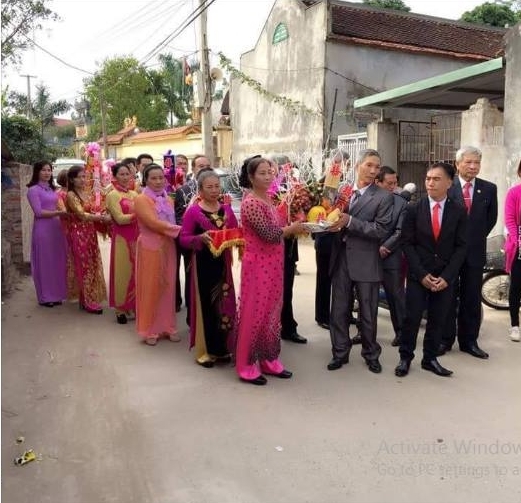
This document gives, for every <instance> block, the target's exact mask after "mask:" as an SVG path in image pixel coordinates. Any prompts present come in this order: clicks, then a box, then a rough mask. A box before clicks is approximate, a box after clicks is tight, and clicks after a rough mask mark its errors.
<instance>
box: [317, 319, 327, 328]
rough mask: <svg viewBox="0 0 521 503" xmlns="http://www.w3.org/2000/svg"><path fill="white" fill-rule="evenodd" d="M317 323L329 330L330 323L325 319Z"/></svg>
mask: <svg viewBox="0 0 521 503" xmlns="http://www.w3.org/2000/svg"><path fill="white" fill-rule="evenodd" d="M317 324H318V326H319V327H320V328H323V329H324V330H329V323H326V322H324V321H317Z"/></svg>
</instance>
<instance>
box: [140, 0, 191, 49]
mask: <svg viewBox="0 0 521 503" xmlns="http://www.w3.org/2000/svg"><path fill="white" fill-rule="evenodd" d="M185 3H186V2H178V3H177V4H174V5H172V6H169V7H168V9H167V10H168V11H172V13H174V12H177V11H178V9H177V7H178V6H179V5H182V4H185ZM156 20H160V21H162V22H161V23H160V24H159V26H154V27H153V29H149V30H146V32H141V33H140V34H141V35H144V36H145V37H146V38H145V39H144V40H143V41H142V42H139V43H138V44H137V45H136V46H135V47H134V48H133V49H132V50H131V51H130V53H131V54H134V53H135V52H136V51H137V50H138V49H140V48H142V47H143V46H144V45H145V44H146V42H148V41H149V40H150V33H151V32H153V33H161V32H164V29H163V27H164V26H166V25H167V24H168V23H171V17H170V15H169V12H168V13H167V12H161V13H157V15H156V16H155V17H154V19H153V20H150V21H149V22H148V23H147V24H148V25H150V24H151V23H153V22H154V21H156ZM135 39H137V37H135Z"/></svg>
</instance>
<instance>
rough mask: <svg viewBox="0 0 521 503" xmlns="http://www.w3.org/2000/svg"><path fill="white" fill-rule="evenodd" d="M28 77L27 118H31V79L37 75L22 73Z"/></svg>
mask: <svg viewBox="0 0 521 503" xmlns="http://www.w3.org/2000/svg"><path fill="white" fill-rule="evenodd" d="M20 77H25V78H26V79H27V118H28V119H30V118H31V115H32V113H31V79H35V78H36V75H20Z"/></svg>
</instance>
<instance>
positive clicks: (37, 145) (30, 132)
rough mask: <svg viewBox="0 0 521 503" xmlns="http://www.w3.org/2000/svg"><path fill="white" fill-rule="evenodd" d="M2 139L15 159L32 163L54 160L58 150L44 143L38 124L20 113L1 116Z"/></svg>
mask: <svg viewBox="0 0 521 503" xmlns="http://www.w3.org/2000/svg"><path fill="white" fill-rule="evenodd" d="M2 139H3V140H4V141H5V142H6V144H7V145H8V147H9V149H10V150H11V153H12V154H13V157H14V159H15V160H16V161H18V162H22V163H25V164H32V163H34V162H36V161H37V160H39V159H49V160H51V161H52V160H54V159H55V158H56V157H57V156H58V155H59V154H60V152H59V151H57V150H56V149H54V148H52V147H49V146H48V145H46V143H45V141H44V139H43V136H42V134H41V133H40V130H39V125H38V124H37V123H36V122H35V121H31V120H29V119H27V118H26V117H22V116H20V115H11V116H6V115H3V116H2Z"/></svg>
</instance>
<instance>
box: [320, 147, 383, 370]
mask: <svg viewBox="0 0 521 503" xmlns="http://www.w3.org/2000/svg"><path fill="white" fill-rule="evenodd" d="M379 169H380V155H379V154H378V152H377V151H376V150H371V149H368V150H363V151H362V152H360V154H359V155H358V159H357V161H356V164H355V172H356V182H355V186H354V187H353V189H354V190H353V196H352V197H351V201H350V204H349V207H348V208H346V210H345V213H343V214H342V215H341V216H340V219H339V220H338V221H337V222H336V223H335V224H334V225H333V226H331V227H330V229H329V230H330V232H335V233H336V235H335V239H334V242H333V249H332V253H331V265H330V270H329V272H330V275H331V286H332V296H331V297H332V302H331V316H330V333H331V345H332V348H331V349H332V353H333V358H332V360H331V361H330V362H329V364H328V366H327V368H328V370H336V369H339V368H340V367H342V365H344V364H346V363H348V362H349V352H350V350H351V346H352V341H351V339H350V337H349V316H350V313H349V306H350V304H351V297H352V295H353V286H354V287H355V288H356V292H357V296H358V303H359V316H360V333H361V336H362V357H363V358H364V359H365V361H366V363H367V366H368V367H369V370H370V371H371V372H375V373H379V372H381V371H382V366H381V365H380V362H379V361H378V357H379V356H380V353H381V350H382V349H381V347H380V345H379V344H378V342H377V341H376V320H377V315H378V289H379V285H380V282H381V281H382V279H383V272H382V260H381V258H380V252H379V249H380V243H381V242H382V240H383V239H384V238H385V237H386V236H387V235H388V234H389V231H390V230H391V223H392V216H393V195H392V194H391V193H389V192H388V191H386V190H384V189H381V188H379V187H378V186H377V185H375V183H374V181H375V178H376V175H377V174H378V171H379Z"/></svg>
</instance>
